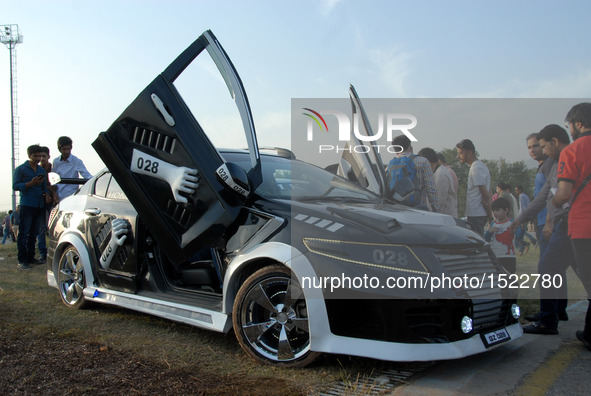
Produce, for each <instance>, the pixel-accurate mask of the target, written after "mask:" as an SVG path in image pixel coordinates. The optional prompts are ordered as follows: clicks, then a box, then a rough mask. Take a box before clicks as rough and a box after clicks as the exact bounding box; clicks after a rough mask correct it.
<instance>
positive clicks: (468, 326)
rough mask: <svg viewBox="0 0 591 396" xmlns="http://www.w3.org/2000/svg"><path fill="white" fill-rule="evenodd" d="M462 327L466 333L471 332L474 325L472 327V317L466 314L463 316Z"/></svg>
mask: <svg viewBox="0 0 591 396" xmlns="http://www.w3.org/2000/svg"><path fill="white" fill-rule="evenodd" d="M460 328H461V329H462V331H463V332H464V334H468V333H469V332H471V331H472V329H473V327H472V318H470V317H468V316H464V317H463V318H462V322H461V323H460Z"/></svg>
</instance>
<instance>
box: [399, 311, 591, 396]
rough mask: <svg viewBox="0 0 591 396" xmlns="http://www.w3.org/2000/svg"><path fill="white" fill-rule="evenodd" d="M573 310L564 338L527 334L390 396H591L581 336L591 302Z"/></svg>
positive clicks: (589, 364) (590, 354)
mask: <svg viewBox="0 0 591 396" xmlns="http://www.w3.org/2000/svg"><path fill="white" fill-rule="evenodd" d="M567 311H568V314H569V317H570V320H569V321H568V322H560V325H559V329H558V330H559V333H560V334H558V335H555V336H547V335H546V336H545V335H532V334H524V335H523V337H521V338H520V339H518V340H515V341H513V342H511V343H509V344H506V345H503V346H501V347H499V348H497V349H495V350H493V351H490V352H487V353H484V354H480V355H476V356H471V357H469V358H464V359H460V360H449V361H445V362H440V363H437V364H436V366H435V367H433V369H429V370H426V371H425V373H424V374H423V375H422V376H420V377H418V378H417V379H414V380H411V383H409V384H408V385H404V386H400V387H397V388H396V389H395V390H394V391H393V392H392V393H391V394H390V395H425V396H427V395H428V396H448V395H472V394H474V395H476V394H477V395H506V394H510V395H528V396H529V395H590V394H591V378H590V373H591V351H589V350H587V349H586V348H585V347H584V346H583V344H582V343H581V342H580V341H579V340H577V338H576V336H575V332H576V331H577V330H582V329H583V323H584V318H585V312H586V311H587V301H586V300H585V301H580V302H577V303H575V304H573V305H571V306H570V307H569V308H568V309H567Z"/></svg>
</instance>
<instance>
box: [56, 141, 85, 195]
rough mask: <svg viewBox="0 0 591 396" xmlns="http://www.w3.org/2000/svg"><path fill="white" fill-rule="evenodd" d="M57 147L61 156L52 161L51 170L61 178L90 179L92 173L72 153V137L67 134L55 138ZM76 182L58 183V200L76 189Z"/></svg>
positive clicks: (71, 193)
mask: <svg viewBox="0 0 591 396" xmlns="http://www.w3.org/2000/svg"><path fill="white" fill-rule="evenodd" d="M57 148H58V150H59V152H60V153H61V156H60V157H59V158H57V159H56V160H55V161H53V171H54V172H55V173H57V174H58V175H60V177H61V178H62V179H65V178H67V179H76V178H83V179H90V178H91V177H92V175H91V174H90V172H88V170H87V169H86V166H84V163H83V162H82V160H81V159H80V158H78V157H76V156H74V155H72V139H70V138H69V137H67V136H61V137H60V138H59V139H58V140H57ZM78 187H79V186H78V185H76V184H58V185H57V195H58V198H59V200H60V201H61V200H62V199H64V198H66V197H69V196H70V195H73V194H75V193H76V191H78Z"/></svg>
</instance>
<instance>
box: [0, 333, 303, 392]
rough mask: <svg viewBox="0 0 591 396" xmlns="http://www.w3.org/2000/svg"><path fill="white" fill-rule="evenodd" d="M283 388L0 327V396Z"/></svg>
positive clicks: (276, 382)
mask: <svg viewBox="0 0 591 396" xmlns="http://www.w3.org/2000/svg"><path fill="white" fill-rule="evenodd" d="M286 387H288V384H287V383H286V382H285V381H283V380H282V379H279V378H267V379H264V380H261V379H260V378H259V379H258V380H257V381H254V380H249V379H248V378H231V377H223V376H212V375H211V374H208V375H203V374H202V373H199V372H183V371H178V370H173V369H170V368H169V367H167V366H165V365H161V364H157V363H154V362H150V361H146V360H145V359H140V358H137V357H135V356H134V355H132V354H130V353H124V352H120V351H116V350H113V349H109V348H106V347H101V346H100V345H97V344H86V343H82V342H80V341H72V342H70V341H68V340H65V339H63V338H61V339H59V338H56V337H47V338H39V337H36V338H35V337H32V336H31V335H28V334H15V333H14V332H11V331H10V330H7V329H2V328H1V327H0V393H1V394H6V395H80V394H92V395H97V396H98V395H163V394H166V395H167V396H170V395H238V394H240V395H255V394H256V395H261V394H269V395H270V394H276V392H277V389H281V388H284V389H285V388H286ZM292 391H293V390H292ZM292 391H291V392H292ZM281 393H283V394H290V392H287V393H285V392H281ZM291 394H297V393H291Z"/></svg>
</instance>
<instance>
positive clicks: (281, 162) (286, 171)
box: [222, 152, 379, 201]
mask: <svg viewBox="0 0 591 396" xmlns="http://www.w3.org/2000/svg"><path fill="white" fill-rule="evenodd" d="M222 155H223V157H224V158H225V159H226V160H227V161H229V162H234V163H235V164H237V165H239V166H241V167H243V168H245V169H246V168H247V167H248V166H250V164H249V162H248V155H245V154H243V153H236V152H234V153H227V152H223V153H222ZM261 165H262V172H263V182H262V183H261V185H260V186H259V187H258V188H257V189H256V193H257V194H259V195H261V196H263V197H265V198H280V199H295V200H297V199H307V198H327V199H332V198H355V199H362V200H367V201H376V200H378V199H379V197H377V196H376V195H374V194H372V193H371V192H369V191H367V190H365V189H363V188H361V187H359V186H358V185H356V184H354V183H351V182H349V181H348V180H346V179H344V178H342V177H340V176H336V175H334V174H332V173H330V172H327V171H326V170H324V169H321V168H318V167H316V166H314V165H311V164H308V163H305V162H301V161H294V160H290V159H286V158H281V157H274V156H266V155H263V156H261Z"/></svg>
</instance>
